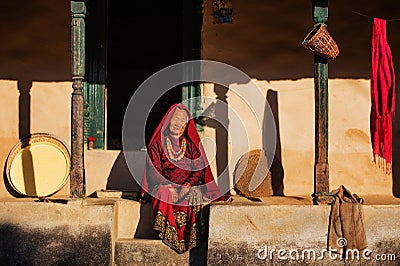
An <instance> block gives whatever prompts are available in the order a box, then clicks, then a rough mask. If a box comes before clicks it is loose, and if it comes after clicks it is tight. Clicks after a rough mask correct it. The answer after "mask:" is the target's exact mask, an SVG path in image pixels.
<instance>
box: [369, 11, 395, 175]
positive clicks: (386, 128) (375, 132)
mask: <svg viewBox="0 0 400 266" xmlns="http://www.w3.org/2000/svg"><path fill="white" fill-rule="evenodd" d="M395 101H396V91H395V74H394V67H393V61H392V53H391V51H390V47H389V44H388V43H387V39H386V20H384V19H379V18H374V26H373V30H372V65H371V117H370V118H371V120H370V128H371V141H372V148H373V153H374V161H375V163H376V162H377V161H378V162H379V166H383V167H384V169H385V170H386V173H388V174H389V173H391V171H392V121H393V118H394V114H395Z"/></svg>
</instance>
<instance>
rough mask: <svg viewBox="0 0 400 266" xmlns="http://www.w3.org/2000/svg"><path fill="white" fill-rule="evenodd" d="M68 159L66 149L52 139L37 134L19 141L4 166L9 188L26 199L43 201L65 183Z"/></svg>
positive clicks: (67, 172) (68, 167)
mask: <svg viewBox="0 0 400 266" xmlns="http://www.w3.org/2000/svg"><path fill="white" fill-rule="evenodd" d="M70 165H71V159H70V154H69V152H68V149H67V146H66V145H65V144H64V143H63V142H62V141H61V140H59V139H58V138H56V137H55V136H53V135H49V134H44V133H37V134H33V135H31V136H29V137H26V138H24V139H21V140H20V141H19V142H18V143H17V144H16V145H15V146H14V147H13V148H12V150H11V151H10V153H9V155H8V157H7V162H6V174H7V179H8V182H9V183H10V185H11V186H12V188H13V189H14V190H15V191H16V192H18V193H20V194H22V195H25V196H30V197H46V196H50V195H52V194H54V193H56V192H57V191H59V190H60V189H61V188H62V187H63V186H64V185H65V183H66V182H67V180H68V176H69V172H70Z"/></svg>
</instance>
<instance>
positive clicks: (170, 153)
mask: <svg viewBox="0 0 400 266" xmlns="http://www.w3.org/2000/svg"><path fill="white" fill-rule="evenodd" d="M165 144H167V151H168V156H169V158H170V159H171V160H173V161H174V162H178V161H180V160H182V158H183V156H185V152H186V146H187V144H186V139H185V138H183V139H182V145H181V148H180V150H179V151H177V152H174V150H173V149H172V144H171V140H170V139H169V137H167V139H166V140H165ZM175 156H176V157H175Z"/></svg>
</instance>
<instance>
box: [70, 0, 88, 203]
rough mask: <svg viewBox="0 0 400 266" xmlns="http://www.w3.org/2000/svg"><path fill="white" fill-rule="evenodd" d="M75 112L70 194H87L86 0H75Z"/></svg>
mask: <svg viewBox="0 0 400 266" xmlns="http://www.w3.org/2000/svg"><path fill="white" fill-rule="evenodd" d="M71 13H72V22H71V42H72V43H71V52H72V62H71V63H72V81H73V84H72V88H73V92H72V112H71V173H70V178H71V182H70V196H71V197H72V198H83V197H84V196H85V193H86V191H85V190H86V189H85V169H84V162H83V159H84V158H83V157H84V156H83V154H84V139H83V101H84V99H83V79H84V76H85V14H86V6H85V2H83V1H82V2H80V1H79V2H78V1H71Z"/></svg>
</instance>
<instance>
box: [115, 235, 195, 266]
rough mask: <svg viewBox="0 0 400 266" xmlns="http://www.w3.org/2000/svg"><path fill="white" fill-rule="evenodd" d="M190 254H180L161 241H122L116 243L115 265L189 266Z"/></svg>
mask: <svg viewBox="0 0 400 266" xmlns="http://www.w3.org/2000/svg"><path fill="white" fill-rule="evenodd" d="M189 259H190V256H189V252H186V253H184V254H178V253H176V252H175V251H173V250H172V249H170V248H169V247H168V246H166V245H165V244H164V243H162V241H161V240H149V239H120V240H118V241H116V243H115V264H116V265H117V266H127V265H132V266H133V265H166V266H170V265H189Z"/></svg>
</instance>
